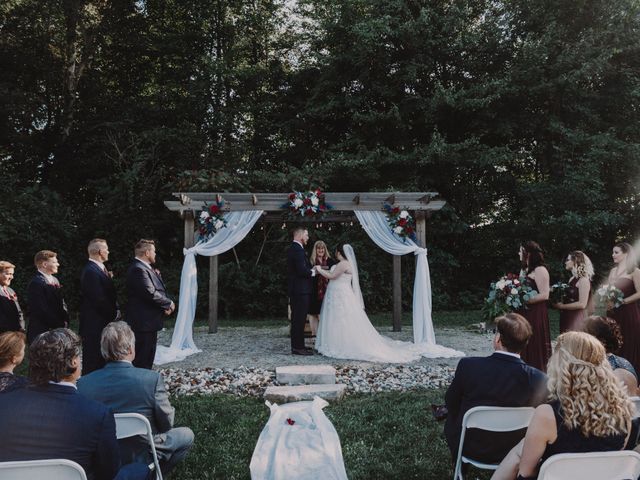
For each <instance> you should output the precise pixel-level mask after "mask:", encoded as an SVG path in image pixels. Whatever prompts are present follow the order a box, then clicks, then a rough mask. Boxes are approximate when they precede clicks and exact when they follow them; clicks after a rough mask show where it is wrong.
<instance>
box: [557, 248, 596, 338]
mask: <svg viewBox="0 0 640 480" xmlns="http://www.w3.org/2000/svg"><path fill="white" fill-rule="evenodd" d="M564 267H565V268H566V269H567V270H569V271H570V272H571V278H570V279H569V288H568V289H567V292H566V301H565V302H564V303H556V304H554V305H553V308H557V309H558V310H560V333H564V332H568V331H570V330H582V327H583V325H584V322H585V320H586V319H587V317H588V316H589V314H588V310H589V308H588V307H589V303H590V300H591V279H592V278H593V274H594V272H593V264H592V263H591V260H589V257H587V256H586V255H585V253H584V252H581V251H580V250H574V251H573V252H571V253H570V254H569V255H567V258H566V259H565V261H564Z"/></svg>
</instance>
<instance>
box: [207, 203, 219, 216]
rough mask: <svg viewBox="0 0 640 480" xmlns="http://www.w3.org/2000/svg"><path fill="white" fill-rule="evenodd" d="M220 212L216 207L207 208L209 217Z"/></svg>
mask: <svg viewBox="0 0 640 480" xmlns="http://www.w3.org/2000/svg"><path fill="white" fill-rule="evenodd" d="M219 211H220V207H218V205H211V206H210V207H209V213H210V214H211V215H215V214H216V213H218V212H219Z"/></svg>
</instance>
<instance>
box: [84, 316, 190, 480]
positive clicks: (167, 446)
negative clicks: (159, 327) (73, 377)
mask: <svg viewBox="0 0 640 480" xmlns="http://www.w3.org/2000/svg"><path fill="white" fill-rule="evenodd" d="M135 345H136V338H135V335H134V333H133V331H132V330H131V328H130V327H129V325H128V324H127V323H125V322H122V321H119V322H111V323H109V324H108V325H107V326H106V327H105V328H104V329H103V331H102V338H101V341H100V349H101V351H102V356H103V357H104V359H105V360H106V361H107V364H106V365H105V366H104V368H102V369H100V370H96V371H94V372H92V373H90V374H89V375H87V376H86V377H82V378H81V379H80V380H79V381H78V390H79V392H80V393H81V394H83V395H85V396H86V397H89V398H92V399H94V400H97V401H99V402H102V403H104V404H105V405H107V406H108V407H111V409H112V410H113V411H114V412H115V413H140V414H142V415H144V416H145V417H147V419H148V420H149V423H150V424H151V429H152V430H153V433H154V443H155V446H156V451H157V454H158V459H159V460H160V468H161V470H162V475H163V476H165V475H167V474H168V473H169V472H170V471H171V470H172V469H173V468H174V467H175V466H176V465H177V464H178V462H180V461H181V460H182V459H183V458H184V457H185V456H186V455H187V453H188V452H189V450H190V449H191V446H192V445H193V439H194V436H193V432H192V431H191V429H190V428H187V427H178V428H173V420H174V414H175V410H174V409H173V407H172V406H171V404H170V403H169V395H168V394H167V391H166V389H165V386H164V379H163V378H162V376H161V375H160V374H159V373H158V372H156V371H153V370H148V369H146V368H137V367H134V366H133V364H132V362H133V359H134V358H135V355H136V350H135ZM120 450H121V453H122V457H123V459H124V460H128V461H132V460H133V459H136V460H142V459H141V458H140V457H142V456H144V457H145V459H144V461H148V462H150V461H151V460H150V458H148V455H149V449H148V446H147V444H146V442H144V440H143V439H142V438H137V437H134V438H131V439H125V440H121V441H120Z"/></svg>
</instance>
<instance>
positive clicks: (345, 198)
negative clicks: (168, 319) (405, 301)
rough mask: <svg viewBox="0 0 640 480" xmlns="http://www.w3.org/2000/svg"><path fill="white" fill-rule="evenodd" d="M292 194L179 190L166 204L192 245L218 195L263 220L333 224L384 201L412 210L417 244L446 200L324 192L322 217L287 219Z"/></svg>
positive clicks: (396, 319)
mask: <svg viewBox="0 0 640 480" xmlns="http://www.w3.org/2000/svg"><path fill="white" fill-rule="evenodd" d="M289 193H290V192H287V193H250V192H245V193H227V192H177V193H174V194H173V196H174V197H176V198H177V200H169V201H166V202H164V204H165V206H166V207H167V208H168V209H169V210H171V211H173V212H178V213H179V214H180V216H181V218H182V219H183V220H184V246H185V248H190V247H192V246H193V245H194V244H195V216H196V215H198V214H199V212H200V211H201V210H202V207H203V206H204V205H205V204H206V203H212V202H213V201H214V200H215V199H216V197H217V196H221V197H222V198H224V202H225V208H224V210H225V211H231V210H233V211H241V210H263V211H264V212H265V213H264V216H263V218H262V219H261V220H260V221H262V222H266V223H274V222H277V223H279V222H283V221H287V222H300V223H304V222H309V223H316V222H322V223H332V222H348V221H357V217H356V216H355V214H354V213H353V212H354V211H356V210H382V209H383V207H384V204H385V203H388V204H390V205H392V206H397V207H400V208H402V209H406V210H409V211H410V212H412V213H413V215H414V218H415V219H416V236H417V237H418V244H419V245H420V246H422V247H424V246H425V244H426V232H427V231H426V219H427V218H428V217H429V216H430V215H431V212H433V211H435V210H440V209H441V208H442V207H444V205H445V204H446V202H445V201H444V200H442V199H440V198H439V195H438V193H437V192H324V193H323V195H324V198H325V202H326V203H328V204H330V205H331V206H332V207H333V208H332V209H331V210H329V211H327V213H325V214H324V215H323V216H322V219H321V220H320V219H319V218H316V217H302V216H300V217H296V218H295V219H291V218H287V217H286V214H287V209H286V208H283V205H284V204H286V203H287V202H288V197H289ZM400 258H401V257H400V256H398V255H394V256H393V331H394V332H399V331H400V330H401V328H402V299H401V283H400V282H401V277H400V268H401V267H400V266H401V263H400ZM217 331H218V257H217V256H214V257H209V333H215V332H217Z"/></svg>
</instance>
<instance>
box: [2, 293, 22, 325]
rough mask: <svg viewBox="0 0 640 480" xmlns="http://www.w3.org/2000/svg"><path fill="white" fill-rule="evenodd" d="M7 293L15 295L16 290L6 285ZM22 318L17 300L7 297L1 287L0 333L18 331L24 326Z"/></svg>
mask: <svg viewBox="0 0 640 480" xmlns="http://www.w3.org/2000/svg"><path fill="white" fill-rule="evenodd" d="M7 291H8V292H9V295H15V293H16V292H14V291H13V289H12V288H10V287H7ZM23 322H24V320H23V317H22V310H21V309H20V304H19V303H18V300H17V298H16V300H13V298H10V297H7V296H6V295H5V293H4V291H3V289H2V288H0V333H2V332H18V331H20V330H22V329H23V328H24V323H23Z"/></svg>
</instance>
